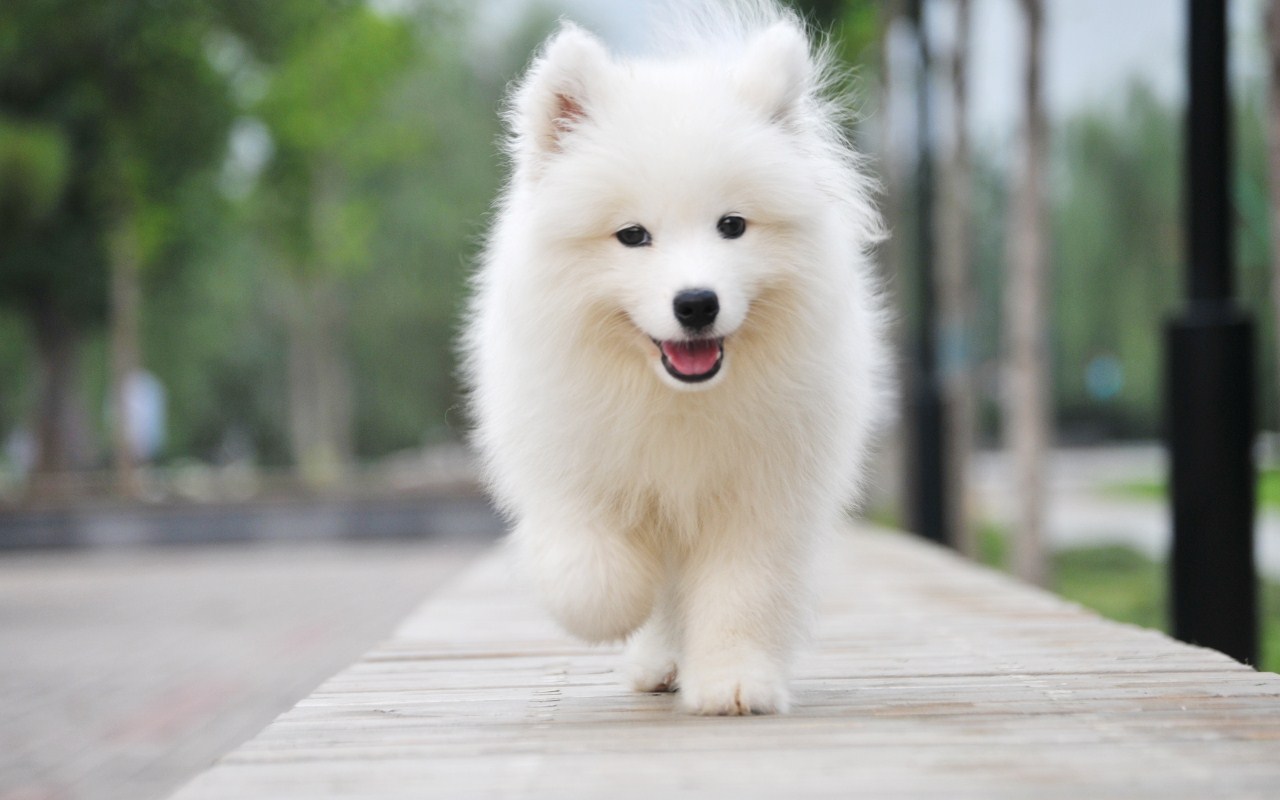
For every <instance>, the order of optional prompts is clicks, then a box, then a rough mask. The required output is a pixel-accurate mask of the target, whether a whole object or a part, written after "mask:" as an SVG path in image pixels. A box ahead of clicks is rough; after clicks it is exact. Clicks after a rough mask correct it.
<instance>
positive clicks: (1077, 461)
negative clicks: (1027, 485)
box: [974, 446, 1280, 579]
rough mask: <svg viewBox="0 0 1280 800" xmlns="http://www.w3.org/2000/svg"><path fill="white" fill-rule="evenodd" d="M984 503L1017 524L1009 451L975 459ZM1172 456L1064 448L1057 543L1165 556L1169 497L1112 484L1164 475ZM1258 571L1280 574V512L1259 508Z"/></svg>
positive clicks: (1054, 482)
mask: <svg viewBox="0 0 1280 800" xmlns="http://www.w3.org/2000/svg"><path fill="white" fill-rule="evenodd" d="M974 467H975V468H974V482H975V490H976V493H977V500H978V504H979V508H980V509H981V510H982V513H984V514H985V515H987V516H989V517H990V518H991V519H992V520H994V521H996V522H999V523H1003V524H1012V522H1013V520H1014V513H1015V506H1014V495H1013V490H1014V487H1015V486H1016V482H1015V481H1013V480H1012V479H1011V477H1010V470H1011V466H1010V464H1009V460H1008V459H1007V458H1006V457H1005V456H1004V454H1003V453H998V452H996V453H992V452H987V453H983V454H980V455H979V456H978V457H977V458H976V459H975V465H974ZM1165 473H1166V466H1165V455H1164V451H1163V449H1162V448H1159V447H1155V446H1135V447H1105V448H1079V449H1059V450H1056V451H1054V453H1053V456H1052V460H1051V462H1050V465H1049V488H1050V493H1049V498H1050V500H1049V508H1048V515H1049V519H1048V533H1049V537H1050V540H1051V541H1052V543H1053V545H1054V546H1055V547H1059V548H1064V547H1079V546H1086V545H1097V544H1125V545H1128V546H1130V547H1132V548H1134V549H1135V550H1138V551H1139V552H1141V553H1144V554H1146V555H1147V556H1149V557H1151V558H1155V559H1162V558H1164V557H1165V555H1166V554H1167V553H1168V551H1169V541H1170V538H1171V530H1172V523H1171V522H1170V518H1169V510H1168V507H1167V505H1166V504H1164V503H1162V502H1160V501H1157V500H1144V499H1141V498H1137V499H1130V498H1127V497H1124V496H1121V495H1117V494H1115V493H1113V492H1110V491H1109V490H1108V487H1114V486H1115V485H1117V484H1121V483H1124V482H1126V481H1135V480H1138V481H1158V480H1164V478H1165ZM1254 536H1255V543H1256V544H1255V557H1256V560H1257V565H1258V571H1259V572H1260V573H1262V574H1264V575H1267V576H1270V577H1272V578H1277V579H1280V514H1277V513H1275V512H1274V511H1269V512H1263V513H1260V514H1259V515H1258V519H1257V524H1256V527H1255V528H1254Z"/></svg>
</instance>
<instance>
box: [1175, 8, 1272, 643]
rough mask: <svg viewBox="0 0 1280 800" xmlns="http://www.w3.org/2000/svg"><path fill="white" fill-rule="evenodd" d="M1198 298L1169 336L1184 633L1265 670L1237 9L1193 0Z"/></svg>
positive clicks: (1190, 269) (1189, 127)
mask: <svg viewBox="0 0 1280 800" xmlns="http://www.w3.org/2000/svg"><path fill="white" fill-rule="evenodd" d="M1189 11H1190V15H1189V18H1188V25H1187V29H1188V36H1189V39H1188V86H1189V92H1188V102H1187V120H1186V137H1187V138H1186V154H1185V155H1186V169H1185V174H1186V179H1185V180H1186V183H1185V186H1184V193H1185V198H1186V199H1185V213H1186V226H1187V227H1186V229H1187V241H1186V244H1187V259H1188V263H1187V294H1188V303H1187V306H1186V308H1185V309H1184V311H1183V312H1182V313H1181V314H1180V315H1179V316H1178V317H1176V318H1175V319H1174V320H1172V321H1171V322H1170V323H1169V325H1168V326H1167V328H1166V331H1165V342H1166V385H1165V390H1166V398H1165V404H1166V406H1165V407H1166V413H1167V420H1166V423H1167V430H1168V445H1169V455H1170V467H1171V480H1170V486H1171V490H1172V504H1173V548H1172V553H1171V557H1170V575H1169V578H1170V610H1171V613H1172V617H1173V630H1174V635H1176V636H1177V637H1178V638H1179V639H1182V640H1184V641H1187V642H1192V643H1196V644H1201V645H1205V646H1208V647H1213V648H1216V649H1218V650H1221V651H1222V652H1224V653H1226V654H1228V655H1230V656H1232V657H1233V658H1236V659H1239V660H1241V661H1246V662H1250V663H1256V661H1257V656H1258V637H1257V629H1258V618H1257V578H1256V575H1255V572H1254V564H1253V522H1254V519H1253V514H1254V479H1255V474H1254V465H1253V455H1252V445H1253V438H1254V408H1253V404H1254V367H1253V364H1254V350H1253V347H1254V345H1253V323H1252V321H1251V320H1250V319H1249V317H1248V316H1247V315H1246V314H1244V313H1243V312H1242V311H1241V310H1240V309H1239V308H1238V307H1237V306H1236V305H1235V303H1234V301H1233V300H1232V296H1231V294H1232V280H1231V278H1232V247H1231V243H1232V234H1233V230H1232V212H1231V191H1230V176H1231V159H1230V150H1229V144H1230V141H1231V127H1230V122H1231V119H1230V113H1229V112H1230V96H1229V91H1228V83H1227V29H1226V3H1225V2H1223V0H1190V4H1189Z"/></svg>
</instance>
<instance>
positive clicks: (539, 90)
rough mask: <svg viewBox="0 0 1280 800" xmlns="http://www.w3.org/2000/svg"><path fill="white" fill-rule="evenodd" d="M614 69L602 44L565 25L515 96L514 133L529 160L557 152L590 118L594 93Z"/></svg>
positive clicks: (522, 152) (519, 150) (577, 28)
mask: <svg viewBox="0 0 1280 800" xmlns="http://www.w3.org/2000/svg"><path fill="white" fill-rule="evenodd" d="M610 66H611V61H610V59H609V52H608V51H607V50H605V47H604V44H602V43H601V42H600V40H599V39H597V38H596V37H594V36H592V35H591V34H589V33H587V32H586V31H584V30H583V29H582V28H579V27H578V26H577V25H574V24H572V23H570V22H564V23H561V26H560V30H559V32H557V33H556V34H555V36H553V37H551V39H550V40H549V41H548V42H547V44H546V46H545V47H544V48H543V50H542V53H541V54H540V55H539V56H538V57H537V58H536V59H535V60H534V62H533V65H532V66H531V67H530V68H529V71H528V72H527V73H526V74H525V77H524V80H523V81H522V82H521V84H520V88H519V90H518V91H517V93H516V98H515V104H514V108H513V109H512V110H513V112H514V114H513V120H512V128H513V133H514V134H515V137H516V148H517V151H518V153H519V155H520V156H521V158H525V159H537V158H540V157H543V156H545V155H548V154H550V153H556V152H559V151H560V150H561V149H562V146H563V143H564V140H565V139H566V137H568V136H569V134H571V133H572V132H573V130H574V129H575V128H576V127H578V126H579V125H581V124H582V123H583V122H584V121H586V120H587V119H588V118H589V117H590V116H591V105H592V98H593V88H594V87H595V86H596V85H597V84H598V79H599V78H600V76H601V73H603V72H604V71H606V70H608V69H609V68H610Z"/></svg>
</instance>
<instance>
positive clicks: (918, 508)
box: [908, 0, 952, 544]
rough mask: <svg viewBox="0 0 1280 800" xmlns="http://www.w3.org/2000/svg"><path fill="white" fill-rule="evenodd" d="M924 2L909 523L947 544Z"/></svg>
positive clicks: (920, 4)
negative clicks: (916, 315) (916, 320)
mask: <svg viewBox="0 0 1280 800" xmlns="http://www.w3.org/2000/svg"><path fill="white" fill-rule="evenodd" d="M924 3H925V0H915V2H913V3H912V5H911V12H912V19H913V22H914V23H915V30H916V41H917V42H918V44H919V65H918V69H919V72H918V73H917V75H916V100H917V106H916V115H917V116H916V123H917V133H916V136H917V140H918V144H919V154H918V156H917V160H916V226H917V227H916V281H917V286H916V292H917V294H916V297H917V303H918V306H919V307H918V308H917V313H918V322H917V326H916V334H915V359H914V360H915V364H914V370H913V371H912V375H911V387H910V396H909V400H908V402H909V404H910V409H909V414H910V416H909V419H910V423H911V426H912V430H911V431H910V433H909V434H908V437H909V441H908V448H909V459H910V467H909V469H910V477H909V480H908V486H909V492H908V506H909V508H908V517H909V519H908V525H909V527H910V528H911V529H912V530H914V531H915V532H916V533H918V534H920V535H921V536H923V537H925V538H926V539H931V540H933V541H935V542H939V543H942V544H951V543H952V536H951V527H950V520H949V519H948V518H947V516H948V515H947V502H946V489H947V482H946V479H945V475H944V470H945V469H946V458H945V457H944V453H943V447H944V443H945V441H946V437H945V435H944V433H945V431H944V428H943V426H944V424H945V415H944V406H943V400H942V379H941V377H940V376H939V374H938V357H937V348H938V337H937V309H936V305H937V304H936V302H935V299H934V277H933V256H934V242H933V233H934V232H933V128H932V120H931V108H930V105H931V97H930V85H931V82H930V63H929V62H930V56H929V39H928V35H927V33H926V31H925V20H924Z"/></svg>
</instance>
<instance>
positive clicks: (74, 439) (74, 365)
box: [30, 303, 87, 499]
mask: <svg viewBox="0 0 1280 800" xmlns="http://www.w3.org/2000/svg"><path fill="white" fill-rule="evenodd" d="M31 322H32V333H33V335H34V337H33V338H34V339H35V345H36V357H37V360H38V362H39V364H38V369H39V375H40V386H39V406H38V410H37V412H36V420H35V449H36V459H35V464H34V466H33V469H32V474H31V483H30V492H31V495H32V497H33V498H37V499H38V498H42V497H49V496H51V495H54V494H56V493H57V492H58V488H59V486H60V485H61V482H62V481H63V480H64V479H65V477H66V475H67V473H68V472H70V471H71V470H73V469H77V468H79V467H83V466H84V461H85V456H86V452H85V451H86V449H87V440H86V435H87V430H86V429H87V424H86V422H85V419H84V410H83V408H82V407H81V404H80V400H81V398H80V393H79V391H78V387H77V385H76V376H77V374H78V371H79V355H80V333H79V331H77V330H76V328H75V326H74V325H72V324H71V320H70V319H68V317H67V315H66V314H65V313H63V312H62V311H61V310H60V309H58V308H57V307H56V306H54V305H53V304H52V303H49V304H45V305H41V306H40V307H38V308H37V309H35V310H34V313H33V314H32V315H31Z"/></svg>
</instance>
